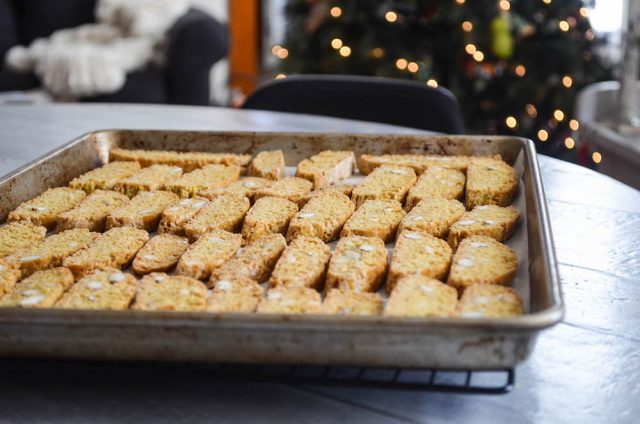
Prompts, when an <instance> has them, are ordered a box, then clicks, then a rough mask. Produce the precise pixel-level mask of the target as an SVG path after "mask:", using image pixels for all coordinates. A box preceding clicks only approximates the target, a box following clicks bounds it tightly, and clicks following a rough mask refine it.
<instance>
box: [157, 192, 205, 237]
mask: <svg viewBox="0 0 640 424" xmlns="http://www.w3.org/2000/svg"><path fill="white" fill-rule="evenodd" d="M207 204H209V201H208V200H207V199H205V198H203V197H191V198H189V199H182V200H180V201H179V202H178V203H176V204H175V205H173V206H170V207H168V208H167V209H165V210H164V211H162V216H161V217H160V223H159V224H158V232H159V233H161V234H162V233H171V234H175V235H177V236H184V235H185V233H184V226H185V225H186V224H187V222H189V221H190V220H191V218H193V217H194V216H196V214H197V213H198V212H200V209H202V208H204V207H205V206H206V205H207Z"/></svg>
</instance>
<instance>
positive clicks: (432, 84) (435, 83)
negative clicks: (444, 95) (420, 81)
mask: <svg viewBox="0 0 640 424" xmlns="http://www.w3.org/2000/svg"><path fill="white" fill-rule="evenodd" d="M427 85H428V86H429V87H433V88H438V81H436V80H435V79H433V78H431V79H430V80H428V81H427Z"/></svg>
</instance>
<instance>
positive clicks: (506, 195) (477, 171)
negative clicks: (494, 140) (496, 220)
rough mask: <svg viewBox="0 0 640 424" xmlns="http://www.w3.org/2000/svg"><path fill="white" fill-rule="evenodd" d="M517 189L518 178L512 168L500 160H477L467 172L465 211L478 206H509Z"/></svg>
mask: <svg viewBox="0 0 640 424" xmlns="http://www.w3.org/2000/svg"><path fill="white" fill-rule="evenodd" d="M517 189H518V176H517V175H516V171H515V170H514V169H513V167H512V166H510V165H508V164H507V163H505V162H503V161H502V160H500V159H491V158H481V159H480V158H479V159H475V160H473V161H472V162H471V164H470V165H469V169H468V170H467V190H466V197H465V204H466V206H467V209H473V208H474V207H476V206H480V205H498V206H509V205H510V204H511V201H512V200H513V195H514V193H515V192H516V190H517Z"/></svg>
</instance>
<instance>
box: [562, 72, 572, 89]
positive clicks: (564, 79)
mask: <svg viewBox="0 0 640 424" xmlns="http://www.w3.org/2000/svg"><path fill="white" fill-rule="evenodd" d="M562 85H564V86H565V87H566V88H570V87H571V86H572V85H573V78H571V77H570V76H569V75H565V76H563V77H562Z"/></svg>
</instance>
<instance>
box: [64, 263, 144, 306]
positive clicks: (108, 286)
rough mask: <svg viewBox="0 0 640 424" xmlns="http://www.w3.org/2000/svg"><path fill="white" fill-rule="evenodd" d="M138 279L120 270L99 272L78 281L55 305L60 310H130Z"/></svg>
mask: <svg viewBox="0 0 640 424" xmlns="http://www.w3.org/2000/svg"><path fill="white" fill-rule="evenodd" d="M135 294H136V279H135V277H134V276H133V275H131V274H128V273H125V272H121V271H120V270H118V269H104V270H97V271H94V272H92V273H91V274H89V275H87V276H86V277H83V278H81V279H80V280H78V282H77V283H76V284H74V285H73V286H72V287H71V288H70V289H69V291H67V292H66V293H65V294H64V295H63V296H62V298H61V299H60V300H58V302H56V304H55V305H54V307H55V308H59V309H106V310H124V309H128V308H129V305H130V304H131V301H132V300H133V297H134V296H135Z"/></svg>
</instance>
